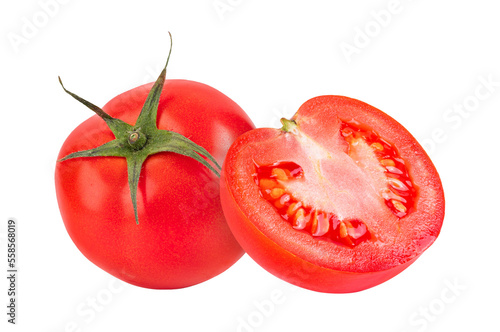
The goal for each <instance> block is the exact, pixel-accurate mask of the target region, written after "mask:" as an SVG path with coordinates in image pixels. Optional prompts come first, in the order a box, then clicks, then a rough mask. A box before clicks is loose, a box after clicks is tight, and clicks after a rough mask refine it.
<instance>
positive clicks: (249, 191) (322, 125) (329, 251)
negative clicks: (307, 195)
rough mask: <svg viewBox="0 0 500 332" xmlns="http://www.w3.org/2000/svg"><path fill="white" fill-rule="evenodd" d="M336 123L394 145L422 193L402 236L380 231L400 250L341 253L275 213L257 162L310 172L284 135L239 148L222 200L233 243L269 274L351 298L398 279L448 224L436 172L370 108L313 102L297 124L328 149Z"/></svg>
mask: <svg viewBox="0 0 500 332" xmlns="http://www.w3.org/2000/svg"><path fill="white" fill-rule="evenodd" d="M335 117H338V118H339V119H346V120H351V119H355V120H356V121H358V122H359V123H361V124H363V125H366V126H368V127H370V128H372V129H373V130H374V131H376V132H377V133H378V134H379V135H380V137H383V138H384V139H386V140H387V141H389V142H393V143H394V144H395V145H396V147H397V148H398V151H399V154H400V156H401V157H402V158H403V159H404V160H405V161H406V163H407V165H408V167H409V172H410V175H411V177H412V179H413V183H414V184H415V185H416V186H417V187H418V188H419V191H418V197H417V198H416V207H415V209H414V210H413V211H412V212H411V213H409V214H408V216H406V217H404V218H403V219H401V232H400V233H397V232H396V231H394V229H392V228H389V226H387V227H386V226H383V228H382V229H384V227H385V228H386V230H387V234H390V235H391V236H392V234H394V236H393V237H392V238H390V239H394V241H395V243H394V245H387V246H385V247H383V248H379V247H377V246H375V245H374V244H373V243H372V242H370V241H367V242H365V243H362V244H360V245H358V246H356V247H355V248H347V247H345V246H339V245H338V244H335V243H332V242H328V241H323V240H318V239H317V238H314V237H313V236H311V235H310V234H307V233H305V232H301V231H297V230H295V229H293V228H292V227H291V225H290V224H289V223H288V222H287V221H285V220H284V219H283V218H282V217H281V216H279V215H278V214H277V213H276V210H275V209H274V208H273V207H272V206H271V204H269V202H267V201H266V200H265V199H264V198H263V197H262V196H261V194H260V192H259V187H258V186H257V185H256V183H255V179H254V177H253V176H252V174H254V173H255V162H256V163H257V164H259V165H266V164H268V165H270V164H273V163H275V162H278V161H291V162H295V163H297V164H298V165H304V164H307V155H306V154H300V153H298V152H297V151H300V146H299V145H298V143H297V142H295V141H294V140H293V139H290V137H293V135H291V134H285V133H284V132H283V131H281V130H277V129H267V128H262V129H255V130H252V131H249V132H247V133H245V134H243V135H242V136H240V137H239V138H238V139H237V140H236V141H235V142H234V143H233V145H232V146H231V148H230V149H229V152H228V155H227V157H226V160H225V162H224V165H223V169H222V175H221V199H222V206H223V209H224V213H225V215H226V219H227V221H228V224H229V226H230V228H231V230H232V232H233V234H234V236H235V237H236V239H237V240H238V241H239V242H240V244H241V246H242V247H243V249H245V251H246V252H247V253H248V254H249V256H250V257H252V258H253V259H254V260H255V261H256V262H257V263H258V264H260V265H261V266H262V267H264V268H265V269H266V270H268V271H269V272H271V273H272V274H274V275H276V276H277V277H279V278H282V279H283V280H285V281H288V282H290V283H292V284H295V285H297V286H300V287H304V288H307V289H311V290H315V291H320V292H328V293H348V292H356V291H360V290H364V289H367V288H369V287H373V286H375V285H378V284H380V283H382V282H384V281H386V280H388V279H390V278H392V277H394V276H395V275H397V274H398V273H400V272H401V271H403V270H404V269H405V268H407V267H408V266H409V265H411V264H412V263H413V262H414V261H415V260H416V259H417V258H418V257H419V256H420V255H421V254H422V253H423V251H424V250H425V249H427V248H428V247H429V246H430V245H431V244H432V243H433V242H434V240H435V239H436V237H437V236H438V234H439V232H440V229H441V225H442V222H443V218H444V194H443V189H442V186H441V181H440V178H439V175H438V173H437V171H436V169H435V167H434V166H433V164H432V162H431V161H430V159H429V158H428V156H427V154H426V153H425V152H424V150H423V148H422V147H421V146H420V145H419V144H418V143H417V141H416V140H415V139H414V138H413V136H411V134H410V133H409V132H408V131H407V130H406V129H405V128H404V127H403V126H401V125H400V124H399V123H398V122H396V121H395V120H394V119H392V118H390V117H389V116H388V115H386V114H385V113H383V112H381V111H379V110H378V109H376V108H374V107H372V106H370V105H368V104H365V103H363V102H360V101H358V100H354V99H350V98H346V97H339V96H322V97H317V98H313V99H311V100H309V101H307V102H306V103H305V104H304V105H302V106H301V107H300V109H299V110H298V112H297V114H296V115H295V116H294V118H293V119H294V120H295V121H296V122H297V124H298V126H299V128H300V130H301V131H302V132H305V133H307V135H309V137H311V138H312V139H313V140H315V141H316V142H319V143H320V144H322V145H323V146H324V147H329V146H332V145H333V143H332V142H331V140H332V137H333V136H332V135H333V134H332V132H331V126H330V123H331V122H330V121H331V120H330V119H332V118H335ZM286 135H288V136H286ZM286 137H288V138H286ZM285 145H286V147H285ZM387 213H391V212H390V211H389V212H387ZM384 230H385V229H384ZM376 235H377V234H376Z"/></svg>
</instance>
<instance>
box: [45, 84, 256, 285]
mask: <svg viewBox="0 0 500 332" xmlns="http://www.w3.org/2000/svg"><path fill="white" fill-rule="evenodd" d="M152 86H153V84H146V85H143V86H140V87H137V88H135V89H132V90H130V91H127V92H125V93H123V94H121V95H119V96H117V97H115V98H114V99H112V100H111V101H110V102H108V104H106V105H105V106H104V107H103V110H104V111H105V112H107V113H108V114H109V115H111V116H112V117H115V118H119V119H122V120H123V121H125V122H127V123H129V124H134V122H135V120H136V119H137V117H138V115H139V113H140V111H141V109H142V106H143V104H144V101H145V100H146V97H147V94H148V92H149V90H150V89H151V87H152ZM157 125H158V128H159V129H166V130H171V131H175V132H177V133H180V134H182V135H184V136H185V137H187V138H189V139H191V140H192V141H193V142H195V143H196V144H198V145H200V146H202V147H204V148H205V149H206V150H208V152H209V153H210V154H211V155H212V156H214V158H215V159H216V160H217V161H218V162H219V164H221V163H222V161H223V160H224V158H225V155H226V152H227V150H228V148H229V146H230V145H231V143H232V142H233V141H234V140H235V139H236V138H237V137H238V136H239V135H240V134H242V133H244V132H246V131H248V130H250V129H252V128H254V126H253V124H252V122H251V120H250V119H249V118H248V116H247V115H246V114H245V113H244V111H243V110H242V109H241V108H240V107H239V106H238V105H237V104H236V103H234V102H233V101H232V100H230V99H229V98H228V97H226V96H225V95H224V94H222V93H220V92H219V91H217V90H215V89H213V88H211V87H209V86H207V85H204V84H201V83H197V82H193V81H186V80H166V82H165V85H164V88H163V93H162V95H161V98H160V103H159V107H158V115H157ZM112 139H114V136H113V134H112V133H111V131H110V130H109V128H108V127H107V126H106V124H105V122H104V121H103V120H102V119H101V118H99V117H98V116H97V115H94V116H93V117H91V118H90V119H88V120H86V121H84V122H83V123H82V124H81V125H79V126H78V127H77V128H76V129H75V130H74V131H73V132H72V133H71V134H70V135H69V137H68V138H67V140H66V141H65V142H64V144H63V146H62V148H61V151H60V153H59V158H62V157H64V156H66V155H68V154H70V153H72V152H76V151H80V150H86V149H91V148H95V147H97V146H99V145H101V144H103V143H105V142H108V141H111V140H112ZM55 183H56V192H57V199H58V203H59V208H60V211H61V215H62V218H63V221H64V224H65V226H66V229H67V231H68V233H69V235H70V237H71V239H72V240H73V242H74V243H75V244H76V246H77V247H78V249H79V250H80V251H81V252H82V253H83V254H84V255H85V256H86V257H87V258H88V259H89V260H90V261H92V262H93V263H94V264H96V265H97V266H99V267H100V268H102V269H103V270H105V271H107V272H109V273H110V274H112V275H114V276H116V277H117V278H119V279H121V280H124V281H126V282H128V283H131V284H134V285H137V286H142V287H147V288H157V289H169V288H181V287H187V286H191V285H195V284H198V283H200V282H203V281H205V280H208V279H210V278H212V277H214V276H216V275H218V274H220V273H221V272H223V271H224V270H226V269H227V268H229V267H230V266H231V265H232V264H234V263H235V262H236V261H237V260H238V259H239V258H240V257H241V256H242V255H243V253H244V252H243V250H242V249H241V247H240V246H239V244H238V243H237V242H236V240H235V239H234V237H233V235H232V234H231V232H230V230H229V228H228V226H227V224H226V221H225V218H224V215H223V212H222V208H221V205H220V199H219V179H218V178H217V176H216V175H215V174H214V173H213V172H212V171H210V170H209V169H208V168H206V167H205V166H203V165H202V164H201V163H199V162H197V161H195V160H194V159H191V158H189V157H185V156H182V155H178V154H176V153H170V152H163V153H159V154H156V155H152V156H150V157H149V158H148V159H147V160H146V161H145V162H144V164H143V166H142V172H141V178H140V180H139V186H138V193H137V206H138V213H139V221H140V223H139V224H138V225H137V224H136V222H135V219H134V211H133V207H132V202H131V198H130V190H129V185H128V178H127V164H126V160H125V158H119V157H90V158H76V159H68V160H65V161H63V162H57V166H56V172H55Z"/></svg>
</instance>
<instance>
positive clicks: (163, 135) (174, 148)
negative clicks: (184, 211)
mask: <svg viewBox="0 0 500 332" xmlns="http://www.w3.org/2000/svg"><path fill="white" fill-rule="evenodd" d="M169 36H170V51H169V54H168V58H167V61H166V63H165V67H164V68H163V70H162V72H161V73H160V75H159V76H158V79H157V80H156V82H155V83H154V85H153V87H152V88H151V90H150V92H149V94H148V96H147V98H146V101H145V102H144V105H143V108H142V110H141V113H140V114H139V116H138V118H137V121H136V123H135V125H130V124H128V123H126V122H124V121H122V120H120V119H117V118H113V117H111V116H110V115H109V114H107V113H106V112H104V111H103V110H102V109H101V108H100V107H98V106H96V105H94V104H92V103H91V102H89V101H87V100H85V99H83V98H81V97H79V96H78V95H76V94H74V93H72V92H71V91H69V90H67V89H66V88H65V87H64V85H63V83H62V81H61V78H60V77H59V83H60V84H61V86H62V88H63V89H64V91H65V92H66V93H68V94H69V95H70V96H72V97H73V98H75V99H76V100H78V101H79V102H81V103H82V104H84V105H85V106H87V107H88V108H89V109H90V110H92V111H93V112H94V113H96V114H97V115H98V116H99V117H100V118H102V119H103V120H104V121H105V122H106V124H107V126H108V127H109V129H110V130H111V132H112V133H113V135H114V136H115V139H114V140H112V141H109V142H107V143H104V144H103V145H101V146H98V147H96V148H93V149H89V150H83V151H77V152H74V153H70V154H69V155H67V156H65V157H63V158H61V159H59V160H58V161H59V162H63V161H65V160H68V159H74V158H82V157H123V158H126V160H127V172H128V184H129V188H130V195H131V199H132V204H133V208H134V216H135V221H136V223H137V224H138V223H139V218H138V212H137V188H138V184H139V177H140V174H141V169H142V164H143V163H144V161H145V160H146V159H147V158H148V157H149V156H150V155H153V154H156V153H159V152H174V153H177V154H181V155H184V156H187V157H190V158H193V159H195V160H196V161H198V162H200V163H201V164H203V165H204V166H206V167H207V168H208V169H210V170H211V171H212V172H214V173H215V174H216V175H217V176H218V177H220V170H221V167H220V165H219V164H218V163H217V161H216V160H215V158H214V157H212V155H210V153H209V152H208V151H207V150H206V149H205V148H203V147H202V146H199V145H197V144H196V143H194V142H193V141H191V140H190V139H188V138H187V137H185V136H183V135H181V134H179V133H176V132H174V131H170V130H162V129H158V128H157V125H156V118H157V112H158V104H159V101H160V95H161V92H162V89H163V85H164V83H165V78H166V71H167V65H168V62H169V60H170V54H171V52H172V35H171V34H170V32H169ZM203 157H205V158H206V159H205V158H203ZM207 159H208V160H207Z"/></svg>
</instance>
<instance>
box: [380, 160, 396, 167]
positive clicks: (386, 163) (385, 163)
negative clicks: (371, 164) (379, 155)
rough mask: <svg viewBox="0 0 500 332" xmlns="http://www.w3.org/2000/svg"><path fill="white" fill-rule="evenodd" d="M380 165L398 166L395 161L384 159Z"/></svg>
mask: <svg viewBox="0 0 500 332" xmlns="http://www.w3.org/2000/svg"><path fill="white" fill-rule="evenodd" d="M380 163H381V164H382V166H386V167H387V166H393V167H394V166H396V163H395V162H394V160H392V159H382V160H381V161H380Z"/></svg>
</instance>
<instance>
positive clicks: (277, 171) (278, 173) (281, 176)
mask: <svg viewBox="0 0 500 332" xmlns="http://www.w3.org/2000/svg"><path fill="white" fill-rule="evenodd" d="M271 175H273V176H275V177H276V179H278V180H282V181H285V180H288V175H287V174H286V172H285V170H283V169H281V168H273V170H272V171H271Z"/></svg>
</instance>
